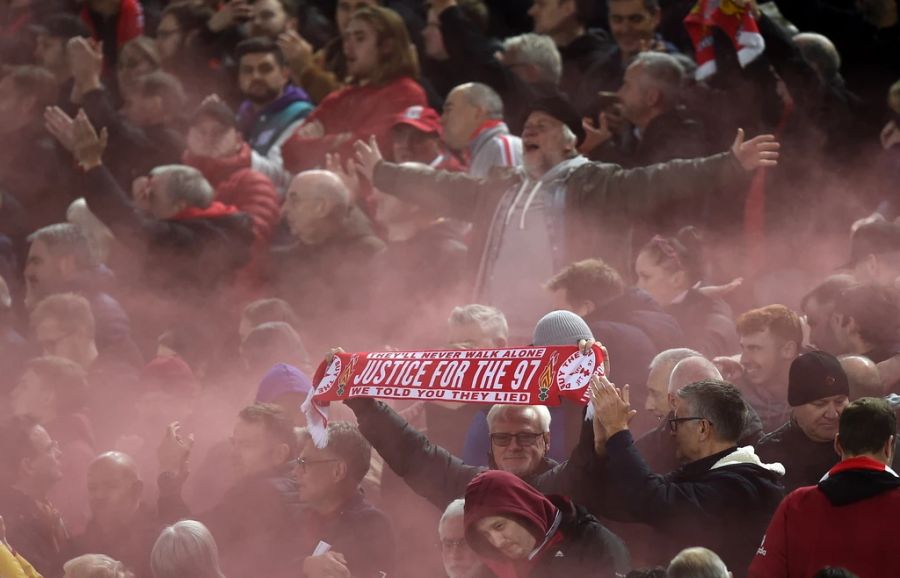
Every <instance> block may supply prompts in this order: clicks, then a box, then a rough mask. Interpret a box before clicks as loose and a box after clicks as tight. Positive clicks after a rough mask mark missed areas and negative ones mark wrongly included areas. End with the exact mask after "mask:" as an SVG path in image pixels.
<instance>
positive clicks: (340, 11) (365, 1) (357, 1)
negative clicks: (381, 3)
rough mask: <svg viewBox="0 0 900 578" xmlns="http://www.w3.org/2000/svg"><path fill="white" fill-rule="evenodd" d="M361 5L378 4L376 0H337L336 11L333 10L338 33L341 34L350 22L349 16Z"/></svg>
mask: <svg viewBox="0 0 900 578" xmlns="http://www.w3.org/2000/svg"><path fill="white" fill-rule="evenodd" d="M363 6H378V1H377V0H338V3H337V11H336V12H335V17H334V19H335V21H336V22H337V27H338V33H339V34H340V35H341V36H343V35H344V31H346V30H347V25H348V24H349V23H350V17H351V16H353V13H354V12H356V11H357V10H359V9H360V8H362V7H363Z"/></svg>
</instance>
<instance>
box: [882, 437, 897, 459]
mask: <svg viewBox="0 0 900 578" xmlns="http://www.w3.org/2000/svg"><path fill="white" fill-rule="evenodd" d="M894 443H895V436H891V437H889V438H888V440H887V441H886V442H884V457H885V458H887V465H891V464H892V463H894Z"/></svg>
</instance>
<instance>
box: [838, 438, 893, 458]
mask: <svg viewBox="0 0 900 578" xmlns="http://www.w3.org/2000/svg"><path fill="white" fill-rule="evenodd" d="M893 439H894V437H893V436H891V440H893ZM834 453H836V454H837V455H839V456H840V457H841V459H844V448H843V447H842V446H841V434H839V433H838V434H835V436H834Z"/></svg>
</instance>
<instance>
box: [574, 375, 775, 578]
mask: <svg viewBox="0 0 900 578" xmlns="http://www.w3.org/2000/svg"><path fill="white" fill-rule="evenodd" d="M592 389H593V393H594V399H593V404H594V409H595V412H596V418H597V420H599V424H600V426H601V428H602V433H601V434H600V435H603V434H605V436H606V443H605V445H604V447H603V449H605V453H606V463H605V478H606V486H605V489H604V491H605V492H606V494H607V496H606V497H607V499H609V500H614V501H616V502H617V503H619V504H620V506H621V507H622V508H623V509H624V511H625V512H626V513H627V515H628V517H629V521H637V522H642V523H644V524H648V525H650V526H652V527H653V528H654V529H656V530H657V531H658V532H659V534H660V539H659V540H657V542H656V544H655V547H654V548H653V554H654V555H655V556H656V557H657V559H654V560H649V561H645V562H646V563H649V564H665V563H666V562H667V561H668V560H670V559H671V557H672V556H674V555H675V554H676V553H677V552H678V551H680V550H681V549H682V548H685V547H689V546H703V547H706V548H709V549H711V550H713V551H715V552H718V553H719V554H720V555H721V556H722V559H723V560H724V561H725V563H726V564H727V565H728V567H729V568H735V569H739V570H740V569H744V568H747V566H748V565H749V564H750V560H751V559H752V557H753V554H754V552H755V551H756V547H757V546H758V545H759V540H760V539H761V538H762V535H763V533H764V532H765V528H766V525H767V524H768V522H769V518H770V517H771V515H772V513H773V512H774V511H775V508H777V507H778V503H779V502H780V501H781V498H782V486H781V483H780V480H781V476H783V475H784V467H783V466H782V465H781V464H765V463H763V462H762V461H761V460H760V459H759V458H758V457H757V456H756V454H755V453H754V451H753V447H752V446H745V447H738V440H739V439H740V437H741V433H742V430H743V428H744V423H745V421H746V416H747V410H746V407H745V404H744V400H743V399H742V398H741V394H740V392H739V391H738V389H737V388H736V387H734V386H733V385H731V384H729V383H726V382H724V381H720V380H713V379H707V380H704V381H700V382H697V383H692V384H690V385H687V386H685V387H683V388H681V389H680V390H678V392H677V393H676V394H675V405H674V409H673V415H672V417H670V418H668V420H667V423H668V426H669V430H670V431H671V434H672V435H673V436H674V438H675V445H676V448H677V449H676V453H677V455H678V456H679V458H680V459H681V460H682V461H683V462H684V465H683V466H682V467H681V468H679V469H677V470H675V471H674V472H672V473H670V474H668V475H666V476H661V475H658V474H654V473H653V472H652V471H651V470H650V468H649V467H648V466H647V463H646V462H645V461H644V459H643V458H642V457H641V455H640V454H639V453H638V451H637V449H636V448H635V446H634V441H633V438H632V437H631V432H630V431H629V429H628V422H629V421H630V420H631V418H632V417H633V416H634V414H635V413H636V412H634V411H633V410H632V409H631V406H630V405H629V403H628V388H627V386H626V388H625V390H624V391H621V392H620V391H619V390H617V389H616V387H615V386H614V385H613V384H611V383H610V382H609V381H607V380H606V379H605V378H600V379H595V381H594V383H593V386H592ZM595 431H597V428H595ZM736 576H738V578H740V576H741V575H740V574H736Z"/></svg>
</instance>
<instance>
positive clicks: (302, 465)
mask: <svg viewBox="0 0 900 578" xmlns="http://www.w3.org/2000/svg"><path fill="white" fill-rule="evenodd" d="M339 461H341V460H337V459H332V460H307V459H305V458H297V459H296V460H291V464H292V465H293V466H294V467H297V468H299V469H300V471H301V472H303V473H304V474H305V473H306V471H307V469H308V468H309V466H315V465H318V464H328V463H331V462H339Z"/></svg>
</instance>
